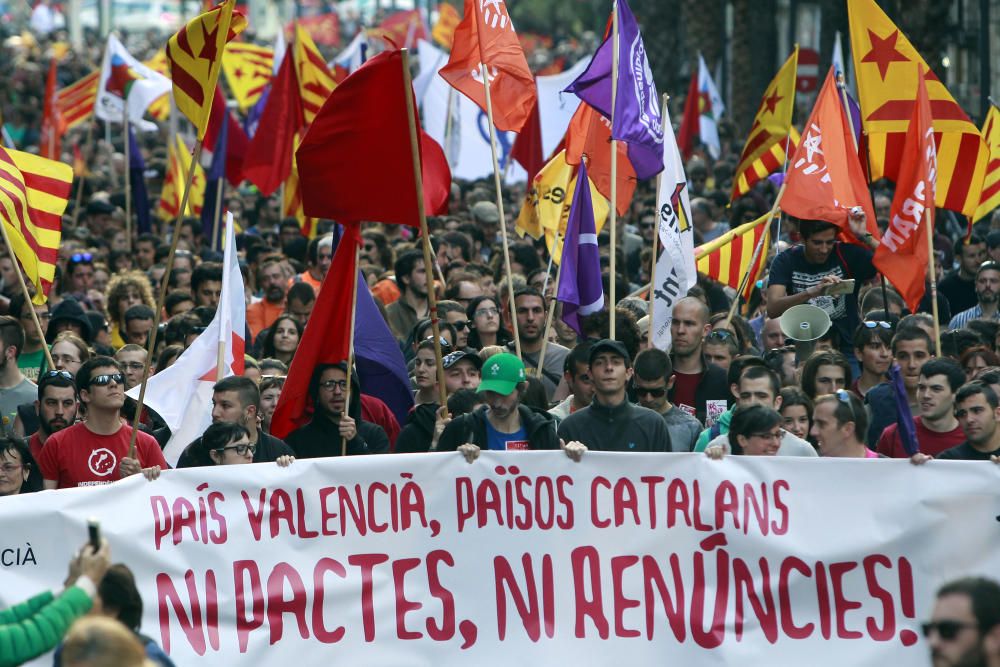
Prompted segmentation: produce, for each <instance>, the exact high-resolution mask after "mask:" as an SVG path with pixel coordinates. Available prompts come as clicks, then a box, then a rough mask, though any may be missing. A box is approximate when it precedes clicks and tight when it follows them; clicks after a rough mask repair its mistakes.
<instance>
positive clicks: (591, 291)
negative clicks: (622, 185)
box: [556, 160, 604, 336]
mask: <svg viewBox="0 0 1000 667" xmlns="http://www.w3.org/2000/svg"><path fill="white" fill-rule="evenodd" d="M589 185H590V184H589V182H588V180H587V165H586V164H585V161H584V160H581V161H580V171H579V172H577V175H576V191H575V192H574V193H573V204H572V205H571V206H570V207H569V219H568V220H567V222H566V236H565V238H564V240H563V251H562V260H561V262H562V267H561V271H562V273H561V275H560V276H559V289H558V291H557V292H556V300H557V301H561V302H562V304H563V311H562V319H563V322H565V323H566V324H567V325H569V326H571V327H573V330H574V331H576V332H577V333H578V334H580V335H581V336H582V335H583V330H582V329H581V328H580V316H582V315H590V314H592V313H596V312H598V311H600V310H602V309H603V308H604V286H603V284H602V283H601V254H600V250H599V249H598V247H597V228H596V226H595V224H594V204H593V201H592V200H591V198H590V187H589Z"/></svg>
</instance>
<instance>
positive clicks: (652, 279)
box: [649, 93, 676, 326]
mask: <svg viewBox="0 0 1000 667" xmlns="http://www.w3.org/2000/svg"><path fill="white" fill-rule="evenodd" d="M669 99H670V96H669V95H667V94H666V93H663V105H662V111H661V112H660V124H661V125H662V127H663V134H664V135H666V133H667V131H668V130H669V131H670V132H673V128H668V127H667V101H668V100H669ZM664 171H666V170H665V169H664V170H662V171H660V175H659V176H657V178H656V203H657V205H659V203H660V191H661V189H662V188H663V172H664ZM675 213H676V212H675ZM659 240H660V209H659V208H657V209H656V228H655V229H654V230H653V256H652V259H650V269H649V325H650V326H653V305H654V304H655V303H656V296H655V294H656V290H655V289H654V288H653V285H655V284H656V263H657V262H656V260H657V259H658V258H657V256H656V245H657V241H659Z"/></svg>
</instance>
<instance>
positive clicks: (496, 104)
mask: <svg viewBox="0 0 1000 667" xmlns="http://www.w3.org/2000/svg"><path fill="white" fill-rule="evenodd" d="M480 63H483V64H485V65H486V78H487V80H488V81H489V86H490V101H491V102H492V105H493V123H494V125H496V127H497V129H498V130H501V131H504V132H507V131H513V132H520V131H521V128H522V127H524V123H525V121H526V120H528V116H529V115H530V114H531V108H532V107H533V106H534V105H535V98H536V97H537V90H536V88H535V77H534V76H533V75H532V74H531V70H530V69H528V61H527V60H525V58H524V50H523V49H522V48H521V43H520V42H519V41H518V40H517V33H516V32H514V24H513V23H512V22H511V20H510V14H508V13H507V5H506V4H505V3H504V0H491V1H490V2H479V1H478V0H465V16H463V17H462V22H461V23H459V24H458V28H456V29H455V37H454V46H453V47H452V50H451V57H450V58H449V59H448V64H447V65H445V66H444V67H443V68H441V72H440V74H441V76H442V77H443V78H444V80H445V81H447V82H448V83H449V84H451V86H452V87H453V88H455V89H456V90H458V91H459V92H460V93H462V94H463V95H465V96H466V97H468V98H469V99H470V100H472V101H473V102H475V103H476V104H478V105H479V108H480V109H482V110H483V111H486V90H485V86H484V85H483V76H482V70H481V69H480V66H479V65H480Z"/></svg>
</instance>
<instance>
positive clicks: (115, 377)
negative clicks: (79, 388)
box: [87, 373, 125, 387]
mask: <svg viewBox="0 0 1000 667" xmlns="http://www.w3.org/2000/svg"><path fill="white" fill-rule="evenodd" d="M112 382H114V383H115V384H125V376H124V375H122V374H121V373H105V374H103V375H95V376H94V377H92V378H90V384H89V385H87V386H89V387H93V386H97V387H106V386H108V385H109V384H111V383H112Z"/></svg>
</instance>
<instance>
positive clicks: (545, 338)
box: [535, 183, 590, 380]
mask: <svg viewBox="0 0 1000 667" xmlns="http://www.w3.org/2000/svg"><path fill="white" fill-rule="evenodd" d="M587 185H588V186H589V185H590V184H589V183H588V184H587ZM576 186H577V187H580V184H579V183H577V184H576ZM563 241H565V239H561V238H559V230H558V229H556V240H555V243H553V244H552V254H551V255H549V258H550V259H551V258H553V257H555V254H556V253H555V251H556V250H558V251H559V268H558V269H556V293H555V294H553V295H552V302H551V303H549V312H548V314H546V316H545V330H544V331H543V332H542V351H541V352H539V353H538V367H537V368H536V369H535V371H536V373H537V375H536V377H538V379H539V380H541V379H542V369H543V368H545V351H546V350H547V349H548V347H549V331H551V330H552V316H553V315H554V314H555V312H556V306H557V305H558V303H559V299H558V296H559V281H560V279H561V278H562V267H563V264H564V262H563V260H562V250H563V249H562V248H560V247H559V244H560V243H562V242H563ZM548 280H549V276H548V274H546V275H545V281H546V283H547V282H548ZM542 299H543V300H544V299H545V287H543V288H542Z"/></svg>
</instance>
